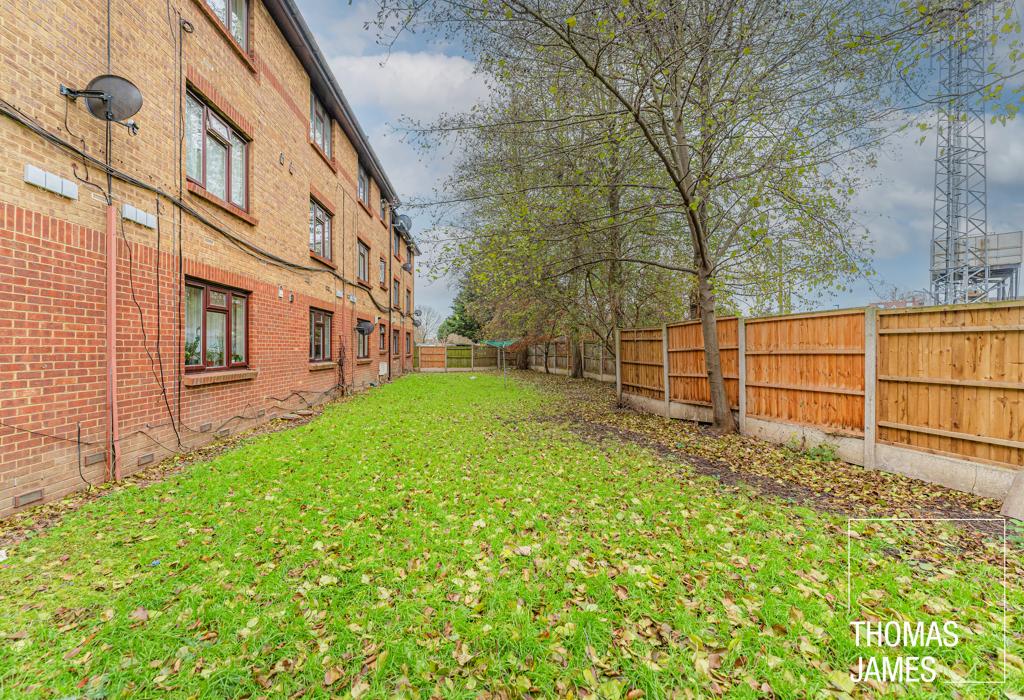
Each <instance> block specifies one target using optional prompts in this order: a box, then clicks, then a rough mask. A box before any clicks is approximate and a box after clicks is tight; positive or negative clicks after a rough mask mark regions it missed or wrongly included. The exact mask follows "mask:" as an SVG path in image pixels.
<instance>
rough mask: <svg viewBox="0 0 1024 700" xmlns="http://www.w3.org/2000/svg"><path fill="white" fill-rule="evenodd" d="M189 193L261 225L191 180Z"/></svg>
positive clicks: (257, 220) (243, 211)
mask: <svg viewBox="0 0 1024 700" xmlns="http://www.w3.org/2000/svg"><path fill="white" fill-rule="evenodd" d="M201 1H202V0H200V2H201ZM188 191H189V193H190V194H194V195H195V196H197V197H199V198H201V199H205V200H206V201H207V202H209V203H210V204H214V205H216V206H218V207H220V208H221V209H223V210H224V211H226V212H227V213H229V214H231V215H232V216H236V217H238V218H239V219H241V220H242V221H244V222H245V223H247V224H249V225H250V226H255V225H256V224H258V223H259V219H257V218H256V217H255V216H252V215H251V214H249V212H247V211H245V210H244V209H239V208H238V207H237V206H235V205H234V204H232V203H231V202H227V201H225V200H223V199H221V198H220V197H218V196H217V195H215V194H211V193H210V192H208V191H207V190H206V188H205V187H203V186H202V185H197V184H196V183H194V182H192V181H191V180H189V181H188Z"/></svg>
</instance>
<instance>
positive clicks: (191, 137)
mask: <svg viewBox="0 0 1024 700" xmlns="http://www.w3.org/2000/svg"><path fill="white" fill-rule="evenodd" d="M248 161H249V144H248V142H247V141H246V140H245V139H244V138H243V137H242V135H241V134H239V133H238V132H237V131H235V130H234V129H233V128H231V125H230V124H228V123H227V122H226V121H225V120H224V119H222V118H221V117H220V115H218V114H217V113H216V112H214V111H213V110H212V109H211V108H210V107H209V105H207V104H206V103H204V102H203V101H202V100H200V99H199V98H198V97H196V96H195V95H193V94H192V93H188V94H187V95H186V97H185V172H186V174H187V175H188V178H189V179H190V180H192V181H194V182H196V183H198V184H200V185H202V186H203V188H205V189H206V191H207V192H209V193H210V194H212V195H214V196H216V197H219V198H220V199H223V200H224V201H226V202H231V203H232V204H234V205H235V206H237V207H239V208H241V209H247V208H248V187H247V177H248Z"/></svg>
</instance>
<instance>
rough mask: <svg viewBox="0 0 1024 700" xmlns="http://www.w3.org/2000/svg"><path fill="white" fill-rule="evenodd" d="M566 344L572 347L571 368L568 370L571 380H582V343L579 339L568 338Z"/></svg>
mask: <svg viewBox="0 0 1024 700" xmlns="http://www.w3.org/2000/svg"><path fill="white" fill-rule="evenodd" d="M567 342H568V343H569V344H570V345H572V367H571V368H570V371H571V376H572V378H573V379H582V378H583V352H582V350H583V343H582V342H580V339H579V338H575V337H572V336H570V337H569V338H568V340H567Z"/></svg>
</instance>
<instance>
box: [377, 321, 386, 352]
mask: <svg viewBox="0 0 1024 700" xmlns="http://www.w3.org/2000/svg"><path fill="white" fill-rule="evenodd" d="M379 330H380V333H379V334H378V336H379V337H378V340H377V349H378V350H380V351H381V352H382V353H384V352H387V351H388V330H387V329H386V328H385V327H384V324H383V323H382V324H380V329H379Z"/></svg>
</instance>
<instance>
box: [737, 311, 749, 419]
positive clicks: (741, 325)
mask: <svg viewBox="0 0 1024 700" xmlns="http://www.w3.org/2000/svg"><path fill="white" fill-rule="evenodd" d="M736 346H737V350H736V353H737V357H738V360H739V385H740V388H739V403H740V406H739V421H740V435H744V434H746V432H747V324H746V321H745V320H744V319H742V318H738V319H736Z"/></svg>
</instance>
